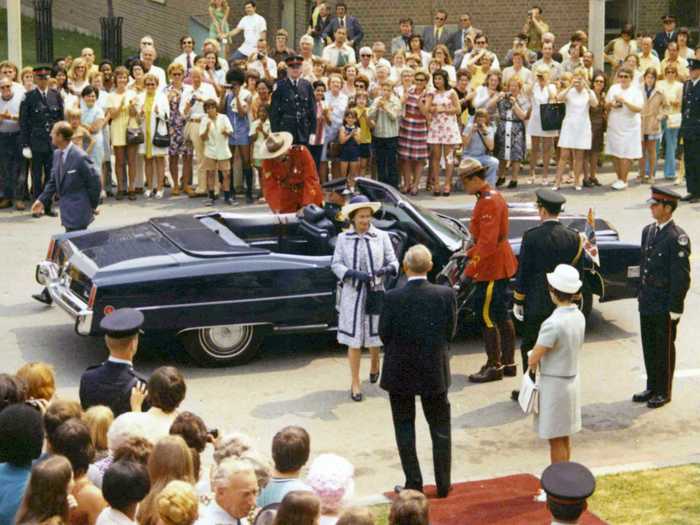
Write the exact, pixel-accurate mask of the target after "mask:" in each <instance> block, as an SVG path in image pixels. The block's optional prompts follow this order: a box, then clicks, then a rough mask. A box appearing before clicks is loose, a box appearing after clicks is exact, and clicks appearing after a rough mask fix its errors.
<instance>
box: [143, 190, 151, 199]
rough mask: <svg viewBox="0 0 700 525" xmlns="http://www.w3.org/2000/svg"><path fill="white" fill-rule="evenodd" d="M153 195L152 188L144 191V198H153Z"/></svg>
mask: <svg viewBox="0 0 700 525" xmlns="http://www.w3.org/2000/svg"><path fill="white" fill-rule="evenodd" d="M151 195H152V192H151V190H146V191H144V192H143V198H144V199H150V198H151Z"/></svg>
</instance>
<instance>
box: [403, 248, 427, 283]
mask: <svg viewBox="0 0 700 525" xmlns="http://www.w3.org/2000/svg"><path fill="white" fill-rule="evenodd" d="M403 269H404V272H406V274H408V275H414V276H418V275H426V274H427V273H428V272H429V271H430V270H432V269H433V256H432V254H431V253H430V250H428V248H426V247H425V246H424V245H423V244H416V245H415V246H411V247H410V248H409V249H408V251H407V252H406V255H404V257H403Z"/></svg>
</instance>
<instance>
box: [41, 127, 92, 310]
mask: <svg viewBox="0 0 700 525" xmlns="http://www.w3.org/2000/svg"><path fill="white" fill-rule="evenodd" d="M72 137H73V128H71V127H70V124H68V122H57V123H56V124H54V126H53V129H52V130H51V141H52V143H53V145H54V146H55V148H56V149H55V151H54V152H53V167H52V168H51V178H50V179H49V181H48V183H47V184H46V187H45V188H44V191H43V192H42V193H41V195H39V197H38V198H37V200H36V201H34V204H32V214H33V215H35V216H38V217H40V216H41V215H43V214H44V213H46V210H47V209H48V208H50V206H51V201H52V200H53V197H54V195H58V196H59V197H61V203H60V204H61V224H62V225H63V227H64V228H65V229H66V232H72V231H78V230H84V229H86V228H87V227H88V225H89V224H90V223H91V222H92V221H93V220H94V217H95V210H96V209H97V206H98V205H99V203H100V174H99V172H98V171H97V169H96V168H95V165H94V164H93V162H92V160H91V159H90V157H88V156H87V153H85V152H84V151H83V150H81V149H80V148H79V147H77V146H74V145H73V143H72V142H71V138H72ZM32 297H33V298H34V299H36V300H37V301H39V302H41V303H44V304H51V303H52V299H51V296H50V295H49V292H48V290H46V288H44V290H43V291H42V292H41V293H40V294H34V295H32Z"/></svg>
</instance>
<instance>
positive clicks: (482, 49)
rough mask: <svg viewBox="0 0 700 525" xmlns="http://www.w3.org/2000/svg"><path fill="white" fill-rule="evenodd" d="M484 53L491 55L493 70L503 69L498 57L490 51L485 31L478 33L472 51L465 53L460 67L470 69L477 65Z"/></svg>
mask: <svg viewBox="0 0 700 525" xmlns="http://www.w3.org/2000/svg"><path fill="white" fill-rule="evenodd" d="M484 55H488V56H490V57H491V71H500V70H501V64H500V63H499V62H498V57H497V56H496V54H495V53H492V52H491V51H489V38H488V37H487V36H486V35H485V34H484V33H477V35H476V37H475V38H474V49H472V52H471V53H469V54H467V55H464V59H463V60H462V65H461V66H460V69H469V68H470V67H471V66H473V65H476V64H477V63H478V62H479V60H480V59H481V57H482V56H484Z"/></svg>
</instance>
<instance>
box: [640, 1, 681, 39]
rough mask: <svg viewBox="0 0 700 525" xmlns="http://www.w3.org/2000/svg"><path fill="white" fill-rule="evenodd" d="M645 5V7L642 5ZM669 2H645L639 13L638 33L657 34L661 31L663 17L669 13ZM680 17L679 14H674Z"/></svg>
mask: <svg viewBox="0 0 700 525" xmlns="http://www.w3.org/2000/svg"><path fill="white" fill-rule="evenodd" d="M641 4H643V6H642V5H641ZM669 4H670V1H669V0H643V2H640V8H639V10H638V11H637V28H636V29H637V31H638V32H642V33H650V34H652V35H653V34H656V33H657V32H658V31H661V30H662V28H663V25H662V24H661V17H662V16H663V15H665V14H668V13H669ZM674 14H676V15H678V13H674Z"/></svg>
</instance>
